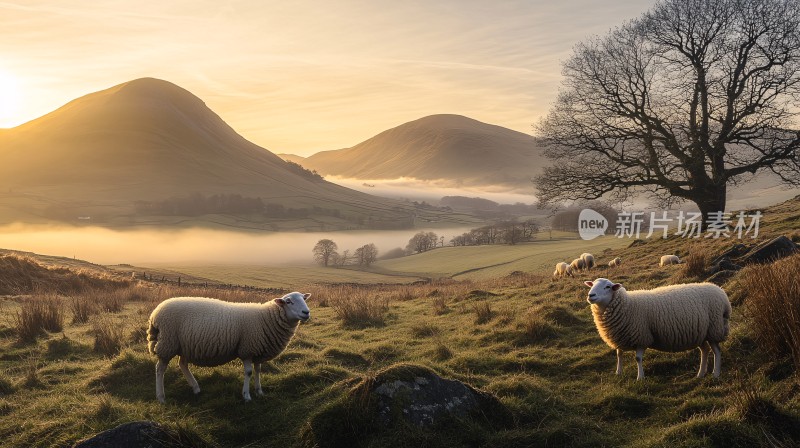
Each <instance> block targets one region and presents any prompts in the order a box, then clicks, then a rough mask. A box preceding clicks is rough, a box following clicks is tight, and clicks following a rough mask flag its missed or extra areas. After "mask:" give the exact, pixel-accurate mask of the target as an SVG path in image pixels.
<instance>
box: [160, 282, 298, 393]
mask: <svg viewBox="0 0 800 448" xmlns="http://www.w3.org/2000/svg"><path fill="white" fill-rule="evenodd" d="M310 295H311V294H301V293H299V292H292V293H289V294H286V295H285V296H283V297H281V298H279V299H275V300H270V301H268V302H266V303H229V302H223V301H221V300H216V299H209V298H205V297H175V298H172V299H167V300H165V301H163V302H161V304H159V305H158V306H157V307H156V309H154V310H153V312H152V313H151V314H150V321H149V328H148V330H147V334H148V336H147V340H148V344H147V347H148V350H149V351H150V353H152V354H154V355H156V356H157V357H158V362H157V363H156V398H157V399H158V401H160V402H162V403H163V402H164V372H165V371H166V370H167V365H168V364H169V361H170V360H171V359H172V358H174V357H175V356H179V363H178V364H179V365H180V368H181V371H182V372H183V375H184V376H185V377H186V380H187V381H188V382H189V385H190V386H191V387H192V390H193V391H194V393H195V394H197V393H200V386H199V385H198V384H197V380H196V379H195V378H194V376H193V375H192V373H191V372H190V371H189V363H192V364H195V365H198V366H206V367H213V366H219V365H222V364H225V363H227V362H230V361H233V360H234V359H236V358H239V359H241V360H242V363H243V364H244V385H243V386H242V396H243V397H244V400H245V401H250V375H251V374H252V373H253V366H254V365H255V389H256V392H257V393H258V394H259V395H263V391H262V390H261V363H262V362H264V361H269V360H270V359H273V358H275V357H276V356H278V355H279V354H280V353H281V352H282V351H283V350H284V349H285V348H286V346H287V345H289V341H290V340H291V339H292V336H294V333H295V330H296V329H297V326H298V324H299V323H300V322H306V321H307V320H308V319H309V318H310V317H311V313H310V311H309V310H308V306H307V305H306V299H308V297H309V296H310Z"/></svg>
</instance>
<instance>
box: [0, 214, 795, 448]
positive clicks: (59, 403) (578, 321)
mask: <svg viewBox="0 0 800 448" xmlns="http://www.w3.org/2000/svg"><path fill="white" fill-rule="evenodd" d="M766 216H768V217H769V218H766ZM762 225H763V227H762V235H761V236H760V237H759V239H758V240H756V241H746V242H747V243H751V242H761V241H766V240H768V239H770V238H772V237H774V236H777V235H788V236H790V237H791V238H792V239H794V240H795V241H800V198H798V199H797V200H795V201H794V202H791V203H787V204H782V205H780V206H777V207H773V208H770V209H767V210H766V211H765V222H764V223H762ZM614 242H615V240H610V239H609V240H608V241H595V242H594V243H592V244H597V246H594V248H593V249H591V250H590V251H594V252H595V253H596V255H598V254H602V253H604V252H605V250H604V248H605V247H607V246H606V245H607V244H611V243H614ZM733 242H735V241H731V240H710V239H701V240H685V239H681V238H670V239H668V240H649V241H647V242H646V243H645V244H641V245H637V246H634V247H613V246H608V247H610V248H611V250H610V251H608V252H607V253H605V255H603V256H602V257H600V261H601V262H603V261H604V260H605V257H609V258H610V257H613V256H620V257H622V259H623V260H624V262H623V263H624V264H623V266H622V267H621V268H619V269H615V270H613V271H610V272H606V271H605V270H601V271H599V272H597V273H595V272H592V273H591V275H589V274H586V275H585V276H600V275H603V276H605V275H607V276H608V277H610V278H612V279H613V280H615V281H619V282H622V283H623V284H624V285H626V287H627V288H628V289H640V288H650V287H655V286H659V285H665V284H673V283H687V282H692V281H698V280H703V279H705V278H706V277H705V274H703V273H702V272H700V273H697V272H694V271H692V269H691V266H692V264H691V263H687V264H684V265H675V266H668V267H665V268H660V267H658V266H657V262H656V261H655V260H657V256H658V255H660V254H665V253H674V252H679V253H681V254H689V253H693V254H695V255H693V256H694V257H700V256H704V257H707V258H706V261H707V260H710V258H712V257H713V256H715V255H716V254H719V253H721V252H722V251H724V250H726V249H728V248H729V247H730V246H731V244H732V243H733ZM590 243H591V242H590ZM616 243H617V244H619V245H621V246H626V244H625V243H627V241H625V240H623V241H616ZM586 244H587V243H583V242H578V241H562V242H560V246H559V245H556V244H555V243H552V246H548V245H547V244H543V245H542V246H541V247H543V248H545V250H542V251H541V252H540V254H539V255H538V258H537V257H532V256H531V258H530V260H528V262H529V263H531V264H530V266H534V265H535V264H536V263H538V264H540V265H541V266H542V268H539V269H537V268H531V270H530V271H526V272H525V273H522V274H519V273H517V274H514V275H510V276H495V277H491V278H485V279H480V278H476V279H467V280H444V281H439V282H431V283H418V284H414V285H373V286H369V285H367V286H362V287H355V286H352V285H348V286H337V285H323V284H320V282H319V280H320V278H319V277H318V276H319V275H322V271H323V268H315V269H318V270H317V271H314V270H309V269H305V270H303V271H302V272H301V273H299V274H298V273H291V272H289V271H287V273H286V274H283V275H286V279H285V281H287V282H294V283H295V284H294V286H293V288H292V289H297V290H300V291H304V292H311V293H312V294H313V295H312V298H311V300H310V302H309V305H310V308H311V310H312V319H311V321H310V322H309V323H308V324H305V325H302V326H301V327H300V328H299V330H298V333H297V335H296V337H295V339H294V340H293V341H292V342H291V343H290V345H289V347H288V348H287V350H286V351H285V352H284V353H282V354H281V355H280V356H279V357H278V358H276V359H275V360H273V361H271V362H269V363H267V364H266V365H265V368H264V371H265V374H264V378H263V383H264V389H265V392H266V395H265V396H264V397H255V399H254V401H253V402H252V403H249V404H245V403H243V402H242V400H241V395H240V394H241V380H242V365H241V363H239V362H233V363H229V364H227V365H224V366H220V367H215V368H193V371H194V373H195V376H196V377H197V380H198V382H199V383H200V386H201V388H202V392H201V394H200V395H199V396H193V395H192V393H191V389H190V388H189V386H188V385H187V384H186V381H185V379H184V378H183V376H182V375H181V373H180V370H179V369H178V367H177V365H176V364H177V363H176V362H175V361H174V360H173V362H172V364H171V365H170V368H169V369H168V371H167V375H166V395H167V403H166V404H165V405H160V404H158V402H157V401H156V400H155V390H154V381H153V379H154V362H155V360H154V358H153V357H152V356H150V355H148V354H147V352H146V348H145V341H144V333H143V329H144V327H145V325H146V321H147V316H148V315H149V313H150V311H151V310H152V309H153V308H154V307H155V306H156V304H157V303H158V302H159V301H160V300H163V299H164V298H165V297H169V296H174V295H179V294H180V295H185V294H192V295H195V294H202V295H209V296H218V297H222V298H225V299H227V300H242V299H245V300H250V301H252V300H266V299H269V298H270V297H272V296H271V295H267V294H264V295H259V293H258V292H252V291H229V290H217V289H214V288H213V287H210V288H207V289H203V290H198V289H196V288H191V289H177V288H174V287H164V286H163V285H156V284H151V283H149V282H138V283H134V284H132V285H130V287H129V288H127V289H123V290H122V291H121V292H119V293H113V294H112V293H111V292H109V291H100V292H92V291H87V292H84V293H78V294H66V297H62V298H56V299H53V298H52V297H49V296H47V295H46V294H45V293H44V292H43V290H42V289H41V288H42V287H43V286H45V285H44V284H40V285H39V286H38V289H37V290H36V291H28V292H27V293H25V294H21V295H20V294H17V295H13V296H6V297H4V298H2V300H0V415H2V418H0V440H2V445H3V446H9V447H33V446H42V447H45V446H47V447H49V446H70V445H71V444H73V443H74V442H75V441H77V440H80V439H82V438H84V437H87V436H91V435H93V434H95V433H97V432H98V431H101V430H105V429H109V428H112V427H114V426H116V425H119V424H121V423H124V422H129V421H135V420H153V421H157V422H160V423H163V424H165V425H167V426H168V427H169V428H171V429H172V430H174V431H175V432H176V433H177V434H179V435H180V436H181V437H182V440H184V441H188V442H187V443H185V444H184V445H183V446H221V447H244V446H268V447H302V448H312V447H320V448H324V447H354V446H361V447H385V446H395V447H419V446H427V447H452V446H457V447H460V446H464V447H487V448H488V447H517V446H575V447H596V446H624V447H659V448H662V447H663V448H676V447H706V446H725V447H751V446H772V447H789V446H796V443H797V440H800V392H799V391H800V383H798V378H800V376H798V370H797V368H798V366H800V361H798V359H795V360H794V361H793V360H792V350H794V349H797V347H798V344H797V341H796V340H795V341H794V342H792V340H791V339H786V341H787V343H790V344H793V345H787V346H781V347H783V348H779V349H778V350H775V349H774V348H772V349H769V350H772V351H768V348H769V346H767V345H766V343H765V339H764V338H763V336H764V335H765V334H768V333H769V332H776V331H777V330H776V329H777V328H778V324H781V325H783V324H790V325H791V324H792V321H791V319H789V320H784V321H781V320H779V319H774V320H771V321H770V320H767V324H766V325H767V326H764V325H765V324H764V323H761V324H758V323H757V320H756V316H758V313H759V309H757V308H752V306H751V305H750V301H751V300H752V299H753V298H755V297H757V293H758V292H759V291H760V290H761V289H763V288H765V287H767V286H770V285H769V284H764V283H762V284H761V286H760V287H756V288H754V287H752V286H750V287H748V286H747V285H748V284H750V285H752V284H756V285H758V283H753V282H758V281H759V280H760V279H761V278H763V276H764V275H765V274H766V273H767V272H773V271H777V270H778V266H779V265H780V269H782V271H780V272H788V273H790V274H789V275H786V276H784V277H781V278H777V279H774V281H777V282H780V283H781V285H782V286H781V288H786V289H785V290H788V289H789V288H791V287H794V288H796V287H797V283H796V281H795V280H796V278H797V276H798V275H800V269H798V267H799V266H800V255H795V256H794V257H793V258H789V259H784V260H783V261H781V262H779V263H776V264H774V265H772V266H766V267H762V268H756V267H747V268H745V269H743V270H741V271H739V272H738V273H736V274H735V275H734V276H733V277H732V278H731V279H730V280H729V281H728V282H727V283H725V284H724V288H725V289H726V290H727V291H728V294H729V296H730V299H731V301H732V303H733V305H734V307H733V314H732V316H731V321H730V328H731V331H730V336H729V338H728V339H727V340H726V341H725V342H724V344H722V350H723V355H722V356H723V357H722V360H723V361H722V376H721V378H719V379H713V378H710V377H707V378H704V379H697V378H695V372H696V370H697V365H698V358H699V356H698V353H697V351H696V350H693V351H687V352H681V353H662V352H657V351H655V350H648V351H647V353H646V354H645V361H644V368H645V374H646V378H645V379H644V380H643V381H636V380H635V376H636V368H635V362H634V359H633V355H632V354H627V356H626V357H625V360H624V368H623V375H622V376H616V375H614V373H613V372H614V367H615V355H614V351H613V350H611V349H610V348H609V347H608V346H606V345H605V343H603V341H602V340H601V339H600V337H599V336H598V334H597V330H596V329H595V327H594V323H593V319H592V315H591V311H590V307H589V306H588V304H587V303H586V291H587V289H586V287H585V286H584V285H583V284H582V282H581V280H582V279H581V278H576V279H572V278H568V279H562V280H556V281H554V280H552V279H551V277H550V274H551V273H552V267H551V266H550V263H551V262H552V261H553V260H554V259H556V260H557V259H562V258H563V259H565V260H566V259H568V258H570V257H566V256H565V255H568V254H573V253H579V252H582V251H583V250H586V249H587V246H586ZM526 246H530V247H528V250H531V248H532V247H535V245H533V244H532V245H520V246H518V247H512V248H509V247H497V249H498V250H499V249H504V250H506V251H508V250H511V251H520V252H518V253H516V254H515V257H517V258H519V257H524V256H526V252H525V249H526ZM548 247H549V249H548ZM478 249H480V248H478ZM486 249H489V248H486ZM458 250H462V249H461V248H459V249H458ZM464 250H471V248H466V249H464ZM436 252H437V251H433V252H431V253H428V254H423V255H421V256H419V258H417V263H418V264H417V265H416V266H417V267H416V269H419V267H418V266H421V265H422V262H421V261H420V260H426V259H430V260H435V258H438V259H439V261H438V263H440V264H442V265H443V266H444V265H445V264H446V265H447V267H442V268H441V269H440V272H443V273H457V272H459V270H460V269H463V267H464V266H465V265H467V266H468V264H464V261H463V260H473V261H481V259H479V258H478V257H477V256H473V257H463V256H462V257H458V256H456V252H457V251H456V250H453V251H452V252H453V253H448V252H451V251H449V250H448V251H445V250H441V252H439V253H438V254H437V253H436ZM476 253H477V252H476ZM698 254H699V255H698ZM528 256H530V254H528ZM571 256H574V255H571ZM416 257H417V256H415V257H408V259H407V260H394V262H395V263H399V262H400V261H406V262H408V261H409V260H413V259H415V258H416ZM483 257H484V259H482V263H478V264H477V266H481V265H484V266H485V265H489V264H491V263H495V264H497V263H504V262H507V261H508V260H511V259H513V258H514V257H507V258H503V257H499V258H498V257H497V256H496V254H494V253H493V252H485V253H483ZM448 260H449V261H448ZM504 260H505V261H504ZM48 261H49V262H52V263H53V264H57V262H58V259H53V258H50V259H48ZM435 262H436V261H430V262H429V263H431V265H434V263H435ZM489 262H491V263H489ZM511 264H513V263H506V264H504V265H503V266H509V265H511ZM409 266H412V265H409ZM472 266H473V267H474V266H476V265H472ZM220 269H221V268H220ZM294 269H301V270H302V268H294ZM409 269H411V267H409ZM398 270H399V268H398ZM783 270H785V271H783ZM330 271H331V272H335V273H336V275H340V273H344V274H347V276H353V275H355V274H353V273H352V272H349V273H348V272H345V271H344V270H341V269H330ZM474 272H480V271H474ZM312 273H314V275H312ZM262 274H266V271H260V273H259V272H256V275H254V277H253V279H252V280H251V281H256V280H257V279H258V278H260V277H261V275H262ZM59 275H64V274H63V272H62V273H61V274H59ZM219 275H220V276H221V277H224V275H228V274H224V272H222V271H220V274H219ZM229 275H234V274H233V273H231V274H229ZM237 275H238V274H237ZM248 275H249V274H248ZM292 276H296V277H292ZM128 278H129V276H128ZM240 278H241V279H242V280H247V278H246V277H240ZM229 282H234V281H233V280H231V281H229ZM792 285H793V286H792ZM53 286H57V285H53ZM773 293H774V294H775V295H774V296H773V295H771V294H773ZM779 294H780V292H779V291H778V292H770V295H769V297H762V299H765V300H766V301H767V302H771V301H773V299H777V297H778V296H779ZM115 297H117V298H120V299H121V300H122V301H121V303H122V306H121V308H120V309H118V310H111V311H101V312H99V314H96V315H94V316H93V317H91V318H90V319H89V321H88V322H86V323H74V322H72V312H71V308H72V307H71V305H70V303H72V301H73V300H81V299H84V300H96V301H97V303H98V304H108V303H109V300H110V299H113V298H115ZM784 299H786V298H784ZM788 299H789V300H788V301H789V302H791V300H794V301H795V302H796V301H797V300H798V297H790V298H788ZM38 300H54V302H53V303H55V304H56V306H60V307H61V309H62V311H63V312H64V320H63V329H61V330H57V331H51V332H43V333H42V334H41V335H40V336H38V337H37V338H36V339H35V340H34V341H27V342H25V341H20V340H19V337H18V334H19V331H20V330H19V329H18V326H17V324H16V322H17V320H16V318H15V316H19V313H21V312H22V311H23V309H24V308H23V307H24V306H26V305H25V304H26V303H29V302H35V301H38ZM776 301H777V300H776ZM368 305H369V307H368ZM348 306H349V307H350V308H348ZM366 308H369V309H371V310H373V311H371V314H370V315H369V316H359V315H357V314H354V313H349V314H348V312H347V311H346V310H347V309H350V310H353V309H355V310H361V309H366ZM784 315H788V314H787V313H784ZM795 328H798V327H797V326H796V325H795ZM103 331H106V332H107V331H111V332H112V333H113V332H114V331H116V332H118V337H117V338H116V341H117V345H118V347H117V348H119V349H121V351H120V352H119V353H116V350H115V351H112V352H105V353H104V352H103V351H102V346H99V345H98V341H102V340H106V339H108V338H109V337H108V336H102V337H101V335H102V334H103ZM98 347H100V348H99V349H98ZM792 347H793V348H792ZM401 363H411V364H414V365H419V366H423V367H426V368H429V369H432V370H434V371H435V372H438V373H439V374H440V375H442V376H444V377H446V378H452V379H457V380H459V381H462V382H465V383H467V384H469V385H471V386H473V387H475V388H479V389H481V390H483V391H486V392H489V393H491V394H493V395H494V396H496V397H497V398H498V399H499V400H500V402H501V403H502V404H503V406H505V408H506V409H507V410H508V412H510V415H511V418H510V419H508V420H507V421H505V422H498V421H497V420H496V419H492V418H491V416H471V417H468V418H462V419H452V420H447V423H446V424H444V425H441V426H434V427H429V428H418V427H415V426H411V425H409V424H406V423H404V422H403V421H402V420H397V421H395V422H394V423H393V424H392V425H391V426H390V427H388V428H383V427H381V426H379V425H377V424H375V421H374V418H375V413H376V412H377V411H376V408H375V407H374V406H376V405H375V403H374V402H373V401H369V400H366V399H365V398H364V397H362V396H360V395H357V394H356V393H355V391H356V389H355V388H354V385H355V384H359V383H360V382H367V383H368V382H369V381H370V379H372V378H375V377H376V375H380V372H382V371H383V370H384V369H387V368H390V367H393V366H395V367H396V366H398V365H399V364H401Z"/></svg>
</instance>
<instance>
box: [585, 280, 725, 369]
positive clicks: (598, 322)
mask: <svg viewBox="0 0 800 448" xmlns="http://www.w3.org/2000/svg"><path fill="white" fill-rule="evenodd" d="M585 284H586V286H588V287H590V288H591V289H590V290H589V297H588V298H587V300H588V302H589V303H590V304H592V314H593V315H594V323H595V326H597V331H598V332H599V333H600V337H601V338H603V341H605V342H606V344H608V345H609V346H610V347H611V348H614V349H616V350H617V375H620V374H622V352H623V351H624V350H636V363H637V365H638V367H639V373H638V375H637V377H636V379H637V380H640V379H642V378H644V369H643V367H642V359H643V357H644V351H645V350H646V349H648V348H653V349H656V350H661V351H666V352H681V351H686V350H690V349H693V348H699V349H700V370H699V371H698V372H697V377H698V378H702V377H703V376H705V374H706V370H707V368H708V354H709V351H710V350H712V349H713V350H714V378H717V377H719V372H720V368H721V367H722V357H721V351H720V348H719V343H720V342H722V341H724V340H725V339H726V338H727V337H728V332H729V326H728V320H729V319H730V316H731V304H730V301H728V295H727V294H725V291H723V290H722V289H721V288H720V287H719V286H717V285H714V284H712V283H689V284H683V285H670V286H663V287H661V288H656V289H651V290H642V291H626V290H625V288H623V287H622V285H621V284H619V283H614V282H612V281H611V280H608V279H605V278H598V279H597V280H595V281H594V282H588V281H587V282H585Z"/></svg>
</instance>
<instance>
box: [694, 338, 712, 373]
mask: <svg viewBox="0 0 800 448" xmlns="http://www.w3.org/2000/svg"><path fill="white" fill-rule="evenodd" d="M697 348H699V349H700V370H699V371H698V372H697V377H698V378H702V377H704V376H706V372H707V371H708V354H709V353H710V352H711V346H710V345H709V344H708V341H705V342H703V343H702V344H700V347H697Z"/></svg>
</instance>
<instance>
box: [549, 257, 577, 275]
mask: <svg viewBox="0 0 800 448" xmlns="http://www.w3.org/2000/svg"><path fill="white" fill-rule="evenodd" d="M567 275H569V276H570V277H574V276H575V274H574V273H573V272H572V266H570V265H568V264H567V263H564V262H563V261H562V262H560V263H556V270H555V271H553V277H566V276H567Z"/></svg>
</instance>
